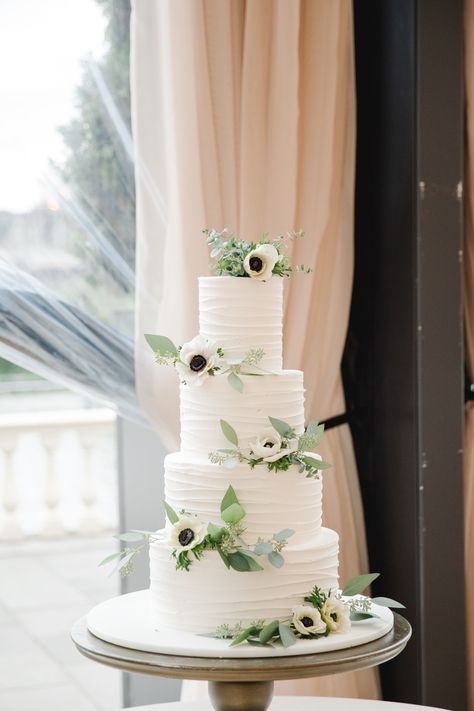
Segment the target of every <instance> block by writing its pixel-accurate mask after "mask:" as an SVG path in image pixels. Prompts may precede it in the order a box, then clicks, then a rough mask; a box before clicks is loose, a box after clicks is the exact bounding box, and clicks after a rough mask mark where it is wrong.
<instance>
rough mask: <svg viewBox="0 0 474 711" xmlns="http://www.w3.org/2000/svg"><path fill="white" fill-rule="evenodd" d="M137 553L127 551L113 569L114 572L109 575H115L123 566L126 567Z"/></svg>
mask: <svg viewBox="0 0 474 711" xmlns="http://www.w3.org/2000/svg"><path fill="white" fill-rule="evenodd" d="M134 555H135V551H131V552H130V553H126V554H125V555H124V556H122V558H121V559H120V560H119V561H118V562H117V565H116V566H115V568H114V569H113V570H112V572H111V573H110V575H109V578H111V577H112V575H114V574H115V573H116V572H117V570H121V569H122V568H125V566H127V565H128V563H129V562H130V561H131V560H132V558H133V556H134Z"/></svg>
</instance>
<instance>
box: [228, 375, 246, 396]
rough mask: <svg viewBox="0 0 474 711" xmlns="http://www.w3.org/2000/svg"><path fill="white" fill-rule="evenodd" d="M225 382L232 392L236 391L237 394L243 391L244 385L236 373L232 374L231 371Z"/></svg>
mask: <svg viewBox="0 0 474 711" xmlns="http://www.w3.org/2000/svg"><path fill="white" fill-rule="evenodd" d="M227 382H228V383H229V385H230V386H231V387H232V388H234V390H237V392H239V393H241V392H243V390H244V384H243V382H242V378H239V376H238V375H237V373H234V372H233V371H231V372H230V373H229V375H228V376H227Z"/></svg>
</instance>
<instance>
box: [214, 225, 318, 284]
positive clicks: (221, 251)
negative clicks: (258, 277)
mask: <svg viewBox="0 0 474 711" xmlns="http://www.w3.org/2000/svg"><path fill="white" fill-rule="evenodd" d="M203 233H204V234H205V235H206V238H207V244H208V245H209V246H210V247H211V259H214V262H213V263H211V264H210V265H209V266H210V268H211V269H213V270H214V271H215V272H216V273H217V274H219V275H220V276H234V277H249V274H247V272H246V271H245V269H244V260H245V257H246V256H247V255H248V254H249V253H250V252H252V251H253V250H254V249H256V248H257V247H259V246H260V245H262V244H272V245H273V246H274V247H275V249H276V250H277V252H278V254H279V255H280V258H279V259H278V261H277V262H276V264H275V266H274V267H273V271H272V274H274V275H275V276H279V277H285V276H286V277H289V276H290V275H291V273H292V272H293V271H302V272H304V273H306V274H309V272H310V271H311V269H310V268H309V267H305V266H304V265H303V264H301V265H300V266H298V267H292V266H291V263H290V260H289V258H288V256H287V255H286V254H283V253H282V251H281V250H282V247H284V246H285V243H286V242H290V241H291V240H293V239H295V238H297V237H303V236H304V232H303V231H302V230H300V231H299V232H287V233H286V234H285V235H278V237H276V239H274V240H270V239H269V236H268V233H266V232H264V233H263V234H262V236H261V237H260V240H259V241H258V242H245V241H244V240H240V239H238V238H237V237H236V236H235V235H234V234H232V233H231V232H230V231H229V230H228V229H227V228H225V229H223V230H221V231H220V232H219V231H218V230H214V229H211V230H207V229H206V230H203Z"/></svg>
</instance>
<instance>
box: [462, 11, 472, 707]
mask: <svg viewBox="0 0 474 711" xmlns="http://www.w3.org/2000/svg"><path fill="white" fill-rule="evenodd" d="M464 46H465V74H466V169H465V172H466V175H465V179H466V180H465V182H466V198H465V223H464V224H465V250H464V251H465V258H464V259H465V261H464V264H465V272H464V275H465V282H464V284H465V286H464V289H465V293H464V297H465V299H464V303H465V314H464V316H465V333H466V362H467V367H468V371H469V378H470V382H471V383H473V382H474V0H466V3H465V43H464ZM465 417H466V419H465V443H464V517H465V561H466V601H467V619H466V622H467V625H466V630H467V664H468V667H467V672H468V697H469V704H468V706H469V709H470V711H474V402H470V403H467V405H466V416H465Z"/></svg>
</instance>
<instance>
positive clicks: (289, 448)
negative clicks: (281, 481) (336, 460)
mask: <svg viewBox="0 0 474 711" xmlns="http://www.w3.org/2000/svg"><path fill="white" fill-rule="evenodd" d="M268 420H269V422H270V424H271V426H272V427H273V429H274V430H275V432H276V433H277V435H278V439H277V440H275V439H274V440H273V441H272V446H271V447H270V448H269V450H268V456H267V452H265V447H266V446H267V444H266V443H265V442H264V441H263V440H265V435H262V437H260V438H259V440H258V441H257V443H256V444H254V445H251V446H250V449H249V448H243V447H241V446H240V444H239V438H238V435H237V432H236V431H235V430H234V428H233V427H232V425H230V424H229V423H228V422H227V421H226V420H221V421H220V426H221V430H222V433H223V434H224V436H225V438H226V439H227V440H228V441H229V442H230V444H232V445H233V447H232V448H225V449H222V448H220V449H217V450H215V451H212V452H209V454H208V457H209V460H210V461H211V462H212V463H213V464H219V465H223V466H225V467H227V468H230V469H231V468H233V467H234V466H236V465H237V464H238V463H239V462H247V463H248V465H249V466H250V467H251V468H252V469H253V468H254V467H256V466H259V465H262V466H266V467H267V468H268V470H269V471H287V470H288V469H289V468H290V466H292V465H296V466H297V467H298V471H299V472H300V473H305V474H306V477H309V478H313V479H318V478H319V476H320V471H321V470H322V469H329V468H330V466H331V465H330V464H328V462H325V461H324V460H322V459H319V458H317V457H312V456H310V455H308V450H311V449H314V448H315V447H317V446H318V444H319V443H320V442H321V439H322V436H323V434H324V425H322V424H319V423H318V422H317V421H316V420H312V421H311V422H309V424H308V426H307V428H306V430H305V431H304V432H303V434H300V435H298V434H297V433H296V431H295V429H294V428H293V427H291V425H289V424H288V423H287V422H284V421H283V420H279V419H277V418H276V417H269V418H268ZM262 441H263V444H262ZM276 447H278V448H279V449H278V451H276V449H275V448H276Z"/></svg>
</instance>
